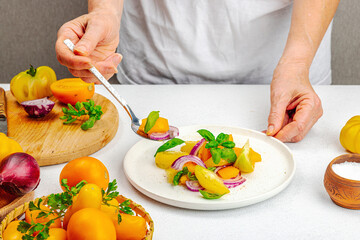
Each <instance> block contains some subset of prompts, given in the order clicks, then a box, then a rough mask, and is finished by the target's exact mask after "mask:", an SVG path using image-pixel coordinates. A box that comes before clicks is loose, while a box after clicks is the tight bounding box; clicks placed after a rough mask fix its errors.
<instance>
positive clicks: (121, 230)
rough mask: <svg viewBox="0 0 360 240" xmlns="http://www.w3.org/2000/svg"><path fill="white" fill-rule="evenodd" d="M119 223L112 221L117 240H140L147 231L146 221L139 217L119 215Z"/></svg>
mask: <svg viewBox="0 0 360 240" xmlns="http://www.w3.org/2000/svg"><path fill="white" fill-rule="evenodd" d="M120 215H121V222H120V223H118V222H117V221H113V222H114V225H115V230H116V237H117V238H116V239H117V240H141V239H144V237H145V235H146V231H147V227H146V221H145V219H144V218H142V217H140V216H132V215H129V214H125V213H120Z"/></svg>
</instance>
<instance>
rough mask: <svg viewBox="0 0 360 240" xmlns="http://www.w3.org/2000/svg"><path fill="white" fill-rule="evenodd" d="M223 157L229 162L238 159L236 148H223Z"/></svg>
mask: <svg viewBox="0 0 360 240" xmlns="http://www.w3.org/2000/svg"><path fill="white" fill-rule="evenodd" d="M221 158H222V159H225V160H226V161H228V162H229V163H233V162H235V161H236V158H237V156H236V154H235V151H234V149H232V148H223V149H221Z"/></svg>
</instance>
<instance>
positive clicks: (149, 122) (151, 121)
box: [144, 111, 159, 133]
mask: <svg viewBox="0 0 360 240" xmlns="http://www.w3.org/2000/svg"><path fill="white" fill-rule="evenodd" d="M158 118H159V111H152V112H151V113H149V116H148V117H147V119H146V123H145V129H144V132H145V133H148V132H149V131H150V129H151V128H152V127H153V126H154V125H155V123H156V120H158Z"/></svg>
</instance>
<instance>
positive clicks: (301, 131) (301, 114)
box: [274, 105, 317, 142]
mask: <svg viewBox="0 0 360 240" xmlns="http://www.w3.org/2000/svg"><path fill="white" fill-rule="evenodd" d="M313 110H314V109H312V108H311V107H309V106H306V105H305V106H304V105H302V106H300V105H299V106H298V108H297V111H296V112H295V115H294V118H293V121H292V122H290V123H289V124H287V125H286V126H284V127H283V129H281V130H280V131H279V132H278V133H277V134H276V135H275V136H274V137H275V138H277V139H279V140H280V141H282V142H299V141H301V140H302V139H303V138H304V137H305V135H306V134H307V133H308V132H309V130H310V129H311V127H312V126H313V125H314V124H315V122H316V120H317V118H314V117H313V116H314V112H313Z"/></svg>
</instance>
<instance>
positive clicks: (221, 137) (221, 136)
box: [216, 133, 229, 145]
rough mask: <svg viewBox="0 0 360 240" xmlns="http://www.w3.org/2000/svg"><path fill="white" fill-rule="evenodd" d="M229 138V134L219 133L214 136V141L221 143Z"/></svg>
mask: <svg viewBox="0 0 360 240" xmlns="http://www.w3.org/2000/svg"><path fill="white" fill-rule="evenodd" d="M228 140H229V135H228V134H225V133H220V134H219V135H218V136H217V137H216V141H217V142H218V143H219V144H220V145H221V144H222V143H223V142H226V141H228Z"/></svg>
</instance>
